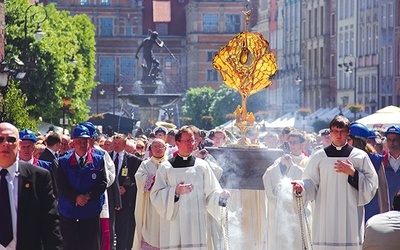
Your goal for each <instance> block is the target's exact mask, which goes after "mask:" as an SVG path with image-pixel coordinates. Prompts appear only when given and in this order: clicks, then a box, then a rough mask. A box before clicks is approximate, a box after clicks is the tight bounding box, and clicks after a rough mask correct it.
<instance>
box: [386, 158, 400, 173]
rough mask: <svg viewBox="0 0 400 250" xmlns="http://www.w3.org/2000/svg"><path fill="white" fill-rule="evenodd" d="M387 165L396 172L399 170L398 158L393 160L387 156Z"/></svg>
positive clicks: (399, 160) (399, 162) (399, 161)
mask: <svg viewBox="0 0 400 250" xmlns="http://www.w3.org/2000/svg"><path fill="white" fill-rule="evenodd" d="M389 163H390V166H391V167H392V168H393V170H394V172H397V170H399V165H400V157H398V158H394V157H393V156H392V155H391V154H389Z"/></svg>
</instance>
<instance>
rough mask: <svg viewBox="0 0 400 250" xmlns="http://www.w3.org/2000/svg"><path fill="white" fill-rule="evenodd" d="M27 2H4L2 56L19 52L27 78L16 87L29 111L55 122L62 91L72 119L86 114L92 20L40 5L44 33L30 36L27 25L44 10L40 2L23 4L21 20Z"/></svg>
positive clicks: (91, 85)
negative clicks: (22, 95)
mask: <svg viewBox="0 0 400 250" xmlns="http://www.w3.org/2000/svg"><path fill="white" fill-rule="evenodd" d="M29 6H30V5H29V4H28V2H27V1H26V0H13V1H8V2H7V4H6V10H5V12H6V46H5V52H6V60H7V61H9V62H13V60H12V58H15V57H19V58H20V59H21V60H23V61H24V63H25V68H26V69H28V71H27V72H28V73H29V74H28V76H29V78H28V80H27V81H24V82H21V83H20V84H19V87H20V88H21V90H22V91H23V93H25V94H26V96H27V106H28V107H33V108H32V109H31V110H29V113H30V116H31V117H33V119H38V118H39V117H42V118H43V120H45V121H48V122H52V123H58V121H59V120H60V118H61V117H62V116H63V111H62V110H61V107H62V97H68V98H71V107H72V109H73V112H72V114H71V115H70V117H69V118H70V119H69V120H70V121H72V124H73V123H78V122H80V121H83V120H86V119H87V117H88V115H87V114H88V111H89V106H87V104H86V101H87V100H89V99H90V95H91V91H92V89H93V88H94V87H95V86H96V82H94V80H93V79H94V76H95V69H94V64H95V38H94V35H95V33H94V30H95V28H94V25H93V24H92V23H91V22H90V19H89V18H88V17H87V16H86V15H76V16H74V17H72V16H70V14H69V12H67V11H58V10H56V8H55V5H54V4H49V5H47V6H45V9H46V10H47V14H48V16H47V19H46V20H45V21H44V22H43V23H42V24H41V28H42V30H43V31H45V33H46V34H45V36H44V38H43V40H42V41H35V39H34V37H33V31H34V30H35V29H36V25H37V22H39V21H40V20H43V19H44V15H45V12H44V11H43V9H42V8H41V7H31V8H29V10H28V11H27V12H26V17H27V22H26V23H25V11H26V10H27V9H28V7H29ZM25 24H26V26H27V34H26V42H27V45H28V46H27V47H26V46H25V32H24V25H25ZM25 47H26V55H27V56H26V57H25V56H24V55H25V53H24V51H25ZM72 57H75V58H76V60H77V64H76V65H74V64H71V62H70V60H71V58H72ZM13 67H18V66H16V65H14V66H13ZM8 96H9V95H8ZM9 97H10V98H11V96H9ZM7 98H8V97H7Z"/></svg>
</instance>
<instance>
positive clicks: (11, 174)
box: [0, 161, 19, 250]
mask: <svg viewBox="0 0 400 250" xmlns="http://www.w3.org/2000/svg"><path fill="white" fill-rule="evenodd" d="M0 168H1V169H3V167H0ZM1 169H0V170H1ZM6 169H7V170H8V174H7V175H6V180H7V183H8V194H9V196H10V205H11V220H12V226H13V236H14V237H13V240H12V241H11V242H10V244H8V246H7V247H6V248H4V247H3V245H1V244H0V250H15V249H16V247H17V211H18V178H15V177H18V175H19V172H18V169H19V166H18V161H15V162H14V163H13V164H12V165H11V166H10V167H8V168H6Z"/></svg>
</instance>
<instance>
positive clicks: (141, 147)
mask: <svg viewBox="0 0 400 250" xmlns="http://www.w3.org/2000/svg"><path fill="white" fill-rule="evenodd" d="M136 148H137V149H144V147H143V146H136Z"/></svg>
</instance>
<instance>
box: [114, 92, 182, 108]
mask: <svg viewBox="0 0 400 250" xmlns="http://www.w3.org/2000/svg"><path fill="white" fill-rule="evenodd" d="M181 97H182V95H181V94H120V95H118V98H121V99H122V100H124V101H126V102H127V103H128V104H129V105H130V106H132V107H135V108H138V107H154V108H155V107H159V108H166V107H168V106H171V105H173V104H175V103H177V102H178V101H179V99H180V98H181Z"/></svg>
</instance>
